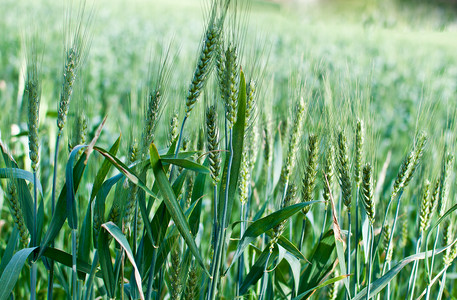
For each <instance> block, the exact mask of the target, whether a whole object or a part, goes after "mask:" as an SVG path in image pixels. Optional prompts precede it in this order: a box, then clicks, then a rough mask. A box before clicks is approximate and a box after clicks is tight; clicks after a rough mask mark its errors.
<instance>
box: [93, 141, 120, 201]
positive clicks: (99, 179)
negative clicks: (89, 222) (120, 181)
mask: <svg viewBox="0 0 457 300" xmlns="http://www.w3.org/2000/svg"><path fill="white" fill-rule="evenodd" d="M120 142H121V136H119V137H118V138H117V140H116V142H114V144H113V145H112V146H111V148H110V149H109V153H111V154H112V155H114V156H116V154H117V151H118V150H119V145H120ZM110 168H111V164H110V163H109V161H108V160H107V159H106V158H105V160H104V161H103V163H102V166H101V167H100V169H99V170H98V172H97V175H96V176H95V181H94V185H93V187H92V191H91V194H90V199H89V202H92V200H94V198H95V196H96V195H97V193H98V190H99V189H100V188H101V186H102V184H103V182H104V180H105V178H106V175H107V174H108V172H109V170H110Z"/></svg>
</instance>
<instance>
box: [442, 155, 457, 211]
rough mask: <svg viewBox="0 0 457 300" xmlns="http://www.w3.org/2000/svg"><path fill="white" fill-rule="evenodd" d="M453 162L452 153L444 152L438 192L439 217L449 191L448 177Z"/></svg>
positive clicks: (444, 209)
mask: <svg viewBox="0 0 457 300" xmlns="http://www.w3.org/2000/svg"><path fill="white" fill-rule="evenodd" d="M453 162H454V155H452V154H450V153H446V154H445V155H444V156H443V162H442V165H441V175H440V189H439V194H438V214H439V216H440V217H441V216H442V215H444V213H445V212H446V205H447V201H448V193H449V178H450V176H451V172H452V164H453Z"/></svg>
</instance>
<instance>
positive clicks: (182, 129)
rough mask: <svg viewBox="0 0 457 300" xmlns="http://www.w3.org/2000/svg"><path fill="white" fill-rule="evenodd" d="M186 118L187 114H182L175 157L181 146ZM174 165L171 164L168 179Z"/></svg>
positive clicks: (171, 177) (171, 176)
mask: <svg viewBox="0 0 457 300" xmlns="http://www.w3.org/2000/svg"><path fill="white" fill-rule="evenodd" d="M186 120H187V115H185V116H184V119H183V120H182V124H181V130H180V131H179V137H178V142H177V143H176V149H175V158H176V157H178V153H179V147H181V142H182V134H183V132H184V125H185V124H186ZM175 167H176V166H175V165H173V164H172V165H171V171H170V181H171V180H172V179H173V175H174V171H175Z"/></svg>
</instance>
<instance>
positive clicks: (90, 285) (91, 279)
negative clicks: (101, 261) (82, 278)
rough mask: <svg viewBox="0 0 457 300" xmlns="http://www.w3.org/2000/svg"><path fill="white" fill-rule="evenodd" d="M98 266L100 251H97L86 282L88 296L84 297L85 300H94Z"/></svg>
mask: <svg viewBox="0 0 457 300" xmlns="http://www.w3.org/2000/svg"><path fill="white" fill-rule="evenodd" d="M97 265H98V251H97V250H95V254H94V259H93V261H92V266H91V268H90V274H89V277H88V279H87V281H86V295H85V296H84V300H89V299H92V291H93V283H94V277H95V271H96V270H97Z"/></svg>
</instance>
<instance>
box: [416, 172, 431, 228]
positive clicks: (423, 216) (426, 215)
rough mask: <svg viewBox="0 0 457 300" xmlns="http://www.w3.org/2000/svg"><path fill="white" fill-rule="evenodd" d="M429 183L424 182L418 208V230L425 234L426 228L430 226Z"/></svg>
mask: <svg viewBox="0 0 457 300" xmlns="http://www.w3.org/2000/svg"><path fill="white" fill-rule="evenodd" d="M430 185H431V184H430V181H429V180H428V179H426V180H425V183H424V191H423V192H422V201H421V207H420V214H419V220H420V222H419V230H420V231H421V232H425V231H426V230H427V229H428V227H429V226H430V214H431V211H430V208H431V200H430Z"/></svg>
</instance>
